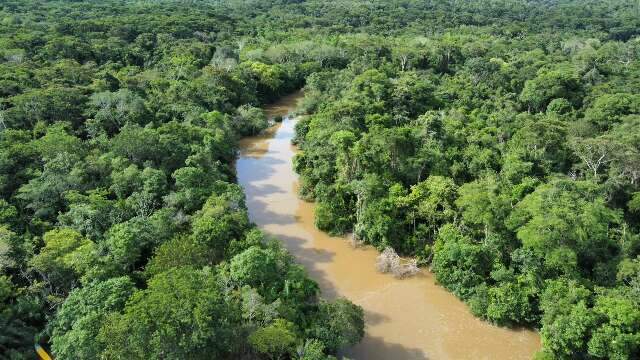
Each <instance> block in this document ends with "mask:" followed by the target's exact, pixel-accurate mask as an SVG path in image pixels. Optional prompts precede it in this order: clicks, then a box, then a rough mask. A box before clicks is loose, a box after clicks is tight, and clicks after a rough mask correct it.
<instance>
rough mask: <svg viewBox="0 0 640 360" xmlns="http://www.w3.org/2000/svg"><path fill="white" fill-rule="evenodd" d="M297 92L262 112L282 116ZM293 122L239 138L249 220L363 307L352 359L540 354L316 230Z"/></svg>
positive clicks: (532, 344) (417, 280)
mask: <svg viewBox="0 0 640 360" xmlns="http://www.w3.org/2000/svg"><path fill="white" fill-rule="evenodd" d="M301 96H302V94H301V93H296V94H294V95H291V96H288V97H285V98H283V99H282V100H281V101H279V102H278V103H276V104H273V105H271V106H268V107H266V108H265V110H266V111H267V114H268V115H269V116H276V115H287V114H288V113H289V111H291V109H293V108H294V107H295V104H296V101H297V100H298V99H299V98H300V97H301ZM295 122H296V120H295V119H291V118H287V117H285V118H284V121H283V122H282V123H279V124H276V125H274V126H273V127H271V128H269V129H268V130H267V131H265V132H264V133H263V134H262V135H260V136H257V137H252V138H246V139H243V140H242V141H241V143H240V146H241V151H240V157H239V159H238V161H237V163H236V168H237V175H238V181H239V183H240V184H241V185H242V186H243V188H244V190H245V193H246V196H247V206H248V208H249V216H250V218H251V220H252V221H253V222H255V223H256V224H257V225H258V226H259V227H260V228H261V229H263V230H264V231H265V232H267V233H269V234H271V235H273V236H276V237H278V238H279V239H281V240H282V242H283V243H284V245H285V246H286V248H287V249H288V250H289V251H290V252H291V254H293V255H294V256H295V257H296V259H297V261H298V262H299V263H301V264H302V265H304V266H305V268H306V269H307V271H308V272H309V274H310V275H311V277H312V278H314V279H315V280H316V281H317V282H318V283H319V284H320V287H321V289H322V294H323V296H324V297H326V298H336V297H347V298H349V299H350V300H351V301H353V302H354V303H356V304H358V305H360V306H362V307H363V308H364V310H365V316H366V326H367V327H366V332H367V334H366V336H365V338H364V339H363V341H362V342H361V343H360V344H359V345H357V346H355V347H354V348H352V349H349V350H348V351H346V352H345V355H346V356H349V357H351V358H354V359H530V358H531V357H532V356H533V354H534V353H535V352H536V351H537V350H539V349H540V338H539V336H538V334H537V333H536V332H534V331H531V330H511V329H506V328H500V327H497V326H493V325H491V324H489V323H486V322H484V321H482V320H480V319H477V318H475V317H474V316H473V315H472V314H471V313H470V311H469V309H468V308H467V306H466V305H465V304H464V303H462V302H461V301H460V300H458V299H457V298H456V297H455V296H454V295H452V294H450V293H449V292H447V291H446V290H445V289H443V288H442V287H440V286H438V285H437V284H436V283H435V280H434V278H433V276H432V275H431V274H429V273H428V272H422V273H421V274H420V275H419V276H416V277H413V278H410V279H405V280H398V279H395V278H394V277H393V276H390V275H385V274H380V273H378V272H377V271H376V270H375V266H374V265H375V259H376V257H377V255H378V253H377V251H376V250H375V249H372V248H369V247H363V248H358V249H354V248H353V247H351V245H350V244H349V243H348V241H346V239H345V238H341V237H330V236H328V235H327V234H325V233H323V232H321V231H319V230H317V229H316V228H315V226H314V221H313V220H314V204H312V203H308V202H305V201H302V200H300V199H299V198H298V196H297V175H296V174H295V172H294V171H293V168H292V163H291V160H292V158H293V156H294V154H295V151H296V149H295V147H294V146H292V145H291V138H292V137H293V134H294V125H295Z"/></svg>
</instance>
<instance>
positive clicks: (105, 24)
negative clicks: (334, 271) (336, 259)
mask: <svg viewBox="0 0 640 360" xmlns="http://www.w3.org/2000/svg"><path fill="white" fill-rule="evenodd" d="M303 86H304V88H305V90H306V91H305V92H306V97H305V100H304V103H303V107H302V109H301V110H302V111H304V112H306V113H308V114H309V116H307V117H305V118H304V119H303V120H301V121H300V122H299V123H298V126H297V128H296V143H297V144H298V145H299V147H300V149H301V152H300V153H299V155H298V156H297V157H296V159H295V167H296V171H298V172H299V173H300V175H301V179H302V185H303V186H302V189H301V196H303V197H305V198H306V199H309V200H313V201H315V202H317V204H318V207H317V213H316V224H317V226H318V227H319V228H320V229H322V230H325V231H327V232H330V233H334V234H341V233H347V232H353V233H354V234H355V236H357V238H358V239H359V240H360V241H363V242H364V243H367V244H371V245H373V246H376V247H378V248H380V249H384V248H386V247H392V248H394V249H395V250H396V251H397V252H398V253H400V254H402V255H407V256H413V257H416V258H418V259H419V261H420V263H421V264H422V265H423V266H428V267H429V268H430V269H431V270H432V271H433V272H434V273H435V274H436V277H437V280H438V282H439V283H440V284H442V285H443V286H444V287H446V288H447V289H449V290H450V291H452V292H453V293H454V294H456V295H457V296H458V297H460V298H461V299H462V300H464V301H465V302H467V303H468V304H469V306H470V308H471V310H472V311H473V312H474V313H475V314H476V315H477V316H479V317H482V318H484V319H487V320H489V321H492V322H494V323H496V324H500V325H504V326H528V327H534V328H538V329H540V332H541V335H542V338H543V350H542V351H541V353H540V354H538V356H539V357H540V358H542V359H556V358H557V359H565V358H566V359H569V358H571V359H575V358H578V359H632V358H638V357H640V95H639V94H640V5H639V4H638V3H637V2H634V1H631V0H604V1H600V0H599V1H596V0H555V1H543V0H468V1H453V0H452V1H436V0H427V1H425V0H389V1H366V0H345V1H337V0H336V1H334V0H330V1H323V0H309V1H296V0H247V1H241V0H229V1H226V0H218V1H214V0H210V1H207V0H190V1H179V0H156V1H142V0H140V1H136V0H131V1H125V0H102V1H76V0H47V1H39V0H4V1H0V329H2V331H0V357H1V358H7V359H31V358H34V357H35V354H34V353H33V351H32V349H33V345H34V343H36V342H39V343H42V344H49V345H50V348H51V350H52V352H53V355H54V356H56V358H59V359H73V358H78V359H98V358H100V359H142V358H145V359H147V358H151V359H185V358H189V359H211V358H223V359H224V358H228V359H235V358H241V357H247V358H265V359H287V358H292V359H307V360H311V359H327V358H328V357H332V356H334V355H335V354H336V353H337V352H338V351H339V350H340V349H343V348H345V347H347V346H350V345H353V344H355V343H357V342H358V341H359V340H360V339H361V338H362V336H363V331H364V323H363V313H362V309H360V308H359V307H357V306H355V305H353V304H352V303H351V302H349V301H348V300H345V299H339V300H336V301H334V302H326V301H324V300H322V299H321V297H320V294H319V291H318V286H317V284H316V283H315V282H314V281H312V280H311V279H309V278H308V276H307V275H306V273H305V271H304V269H303V268H301V267H300V266H299V265H297V264H296V263H295V261H294V260H293V259H292V257H291V256H290V255H289V254H288V253H287V252H286V251H285V250H284V249H283V248H282V247H281V246H280V245H279V243H278V241H277V239H270V238H269V237H268V236H266V235H265V234H263V233H261V232H260V231H259V230H258V229H256V228H255V226H254V225H253V224H251V222H250V221H249V218H248V215H247V210H246V206H245V204H244V194H243V193H242V189H241V188H240V187H239V186H238V185H237V184H235V174H234V169H233V161H234V159H235V157H236V153H237V140H238V139H239V138H240V137H242V136H247V135H252V134H256V133H259V132H260V131H261V130H263V129H264V128H265V127H266V126H267V125H268V121H267V119H266V117H265V114H264V112H263V111H262V110H261V109H260V106H261V105H263V104H265V103H267V102H270V101H273V100H275V99H277V98H278V97H280V96H282V95H284V94H287V93H290V92H292V91H294V90H296V89H299V88H301V87H303ZM354 271H357V269H354Z"/></svg>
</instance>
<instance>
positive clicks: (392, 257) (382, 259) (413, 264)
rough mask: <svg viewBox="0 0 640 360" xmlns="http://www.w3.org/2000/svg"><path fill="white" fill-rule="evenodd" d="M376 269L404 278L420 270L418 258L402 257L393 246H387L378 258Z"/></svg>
mask: <svg viewBox="0 0 640 360" xmlns="http://www.w3.org/2000/svg"><path fill="white" fill-rule="evenodd" d="M376 269H378V271H380V272H381V273H385V274H386V273H390V274H392V275H393V276H395V277H396V278H399V279H402V278H406V277H410V276H413V275H415V274H417V273H418V272H419V271H420V268H419V267H418V261H417V260H416V259H410V260H405V259H402V258H401V257H400V256H399V255H398V254H397V253H396V252H395V250H393V248H390V247H387V248H386V249H384V251H383V252H382V253H381V254H380V255H378V258H377V259H376Z"/></svg>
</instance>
